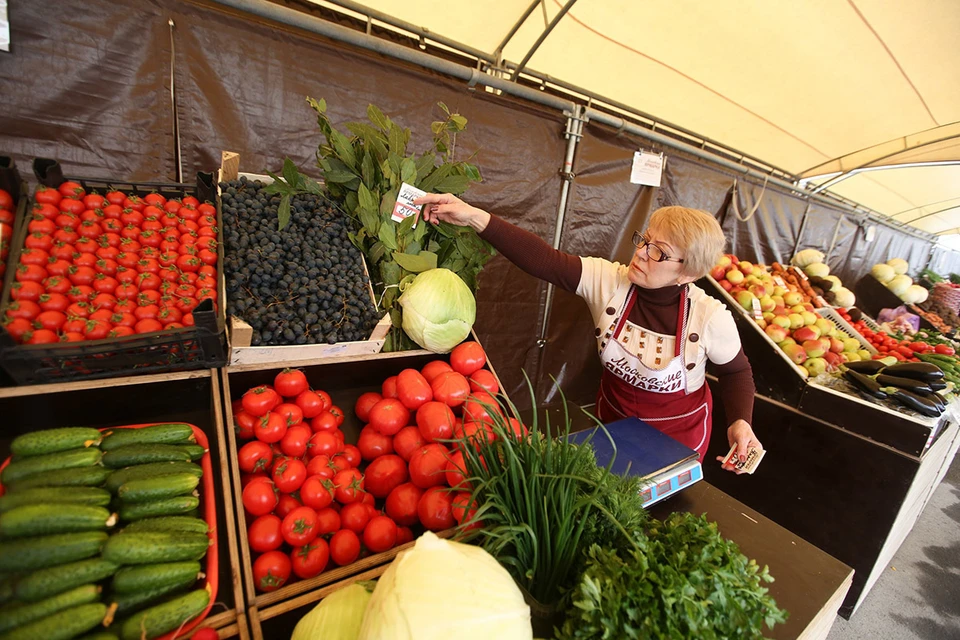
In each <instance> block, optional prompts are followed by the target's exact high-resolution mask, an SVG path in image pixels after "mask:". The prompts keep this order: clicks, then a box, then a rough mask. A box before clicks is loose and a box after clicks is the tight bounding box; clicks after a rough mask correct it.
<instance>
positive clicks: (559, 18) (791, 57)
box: [314, 0, 960, 242]
mask: <svg viewBox="0 0 960 640" xmlns="http://www.w3.org/2000/svg"><path fill="white" fill-rule="evenodd" d="M314 1H315V2H317V4H321V5H325V6H328V7H331V8H337V9H338V10H343V7H344V6H347V7H351V6H352V7H353V8H355V9H360V10H361V11H362V8H361V7H360V6H359V5H357V4H356V3H352V2H344V1H336V0H334V1H332V2H328V1H326V0H314ZM362 5H363V7H366V8H369V9H370V10H373V12H377V13H380V14H385V15H387V16H391V17H392V18H396V19H398V20H402V21H405V22H407V23H409V24H412V25H417V26H418V27H420V28H422V29H424V30H425V31H426V32H427V34H428V38H429V35H434V36H435V37H436V38H438V39H441V37H442V39H447V40H449V41H453V42H456V43H460V44H462V45H465V46H466V47H468V48H472V49H474V50H477V51H480V52H483V53H485V54H487V56H489V57H491V58H492V59H494V60H497V59H500V60H502V61H503V62H504V67H505V68H506V69H513V70H515V69H516V66H517V65H519V64H520V63H521V62H522V61H524V60H526V64H525V65H524V69H525V70H530V71H531V73H533V74H535V75H537V76H540V77H545V76H549V77H550V78H554V79H556V80H558V81H562V82H564V83H566V84H568V85H574V86H577V87H582V88H583V89H585V90H587V91H589V92H591V93H592V94H596V95H599V96H603V97H605V98H608V99H610V100H611V101H615V102H619V103H622V104H623V105H626V106H628V107H631V108H632V109H635V110H636V111H638V112H640V113H644V114H650V115H652V116H653V117H654V118H656V119H657V120H659V121H662V122H667V123H674V124H676V125H678V126H681V127H683V128H684V129H686V130H689V131H693V132H696V134H698V135H699V136H702V137H703V138H705V139H709V140H713V141H716V142H718V143H720V144H722V145H724V146H725V147H728V148H729V149H733V150H736V151H739V152H741V153H743V154H747V155H748V156H751V157H753V158H757V159H760V160H761V161H762V162H764V163H766V164H768V165H770V166H771V167H775V168H778V169H780V170H782V171H784V172H785V173H786V174H788V175H789V176H790V177H791V178H794V179H798V180H799V179H803V180H804V182H803V183H802V184H804V185H806V187H807V188H808V189H810V190H813V189H816V188H818V187H819V186H824V184H825V183H827V182H828V181H830V182H829V184H827V185H826V188H827V189H828V190H829V191H830V192H832V193H834V194H836V195H839V196H842V197H844V198H847V199H849V200H852V201H854V202H856V203H859V204H861V205H863V206H865V207H869V208H870V209H873V210H874V211H876V212H878V213H881V214H884V215H888V216H892V217H893V218H894V219H896V220H898V221H900V222H905V223H908V224H912V225H914V226H916V227H917V228H919V229H922V230H924V231H926V232H929V233H935V234H941V235H942V237H943V238H944V239H945V240H947V239H949V240H956V241H958V242H960V236H956V235H955V234H958V233H960V53H958V49H957V46H956V42H957V37H958V36H960V2H958V1H957V0H914V1H913V2H909V3H904V2H897V1H895V0H846V1H843V0H803V1H802V2H783V1H772V2H771V1H770V0H724V1H723V2H707V1H704V0H670V1H669V2H668V1H666V0H572V1H571V0H566V1H565V2H561V1H560V0H541V1H539V2H537V1H536V0H534V1H533V2H531V0H485V1H484V2H454V3H451V2H449V0H445V1H440V0H403V1H402V2H401V1H400V0H364V1H363V2H362ZM524 16H526V17H525V18H524ZM521 21H522V22H521ZM518 24H519V27H517V26H516V25H518ZM551 27H552V29H551ZM514 30H515V32H514ZM545 31H548V33H547V34H546V37H544V33H545ZM511 33H512V35H510V34H511ZM508 37H509V39H508ZM541 39H542V42H541ZM427 42H428V43H429V42H430V41H429V40H427ZM538 43H539V44H538ZM501 46H502V50H501V49H500V47H501ZM838 174H839V176H838ZM831 179H832V181H831Z"/></svg>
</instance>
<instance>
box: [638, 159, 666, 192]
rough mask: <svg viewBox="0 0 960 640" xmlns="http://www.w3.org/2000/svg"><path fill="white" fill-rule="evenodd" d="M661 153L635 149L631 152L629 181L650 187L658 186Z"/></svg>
mask: <svg viewBox="0 0 960 640" xmlns="http://www.w3.org/2000/svg"><path fill="white" fill-rule="evenodd" d="M663 161H664V160H663V154H662V153H652V152H650V151H637V152H635V153H634V154H633V166H632V167H631V168H630V182H631V183H633V184H645V185H648V186H651V187H659V186H660V178H661V176H662V175H663Z"/></svg>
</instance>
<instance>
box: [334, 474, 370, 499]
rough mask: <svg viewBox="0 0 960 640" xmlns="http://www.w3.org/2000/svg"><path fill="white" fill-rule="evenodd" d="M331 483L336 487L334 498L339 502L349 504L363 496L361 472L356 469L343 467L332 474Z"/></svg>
mask: <svg viewBox="0 0 960 640" xmlns="http://www.w3.org/2000/svg"><path fill="white" fill-rule="evenodd" d="M333 484H334V486H335V487H336V488H337V489H336V491H335V492H334V496H333V497H334V498H336V500H337V502H339V503H340V504H350V503H351V502H356V501H357V500H359V499H360V498H362V497H363V496H362V495H361V492H362V491H363V487H364V482H363V474H362V473H360V472H359V471H357V470H356V469H344V470H343V471H340V472H338V473H337V475H335V476H333Z"/></svg>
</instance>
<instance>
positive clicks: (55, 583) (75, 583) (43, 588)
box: [15, 558, 120, 633]
mask: <svg viewBox="0 0 960 640" xmlns="http://www.w3.org/2000/svg"><path fill="white" fill-rule="evenodd" d="M119 568H120V567H118V566H117V565H115V564H114V563H112V562H110V561H109V560H104V559H103V558H91V559H89V560H81V561H80V562H71V563H70V564H61V565H59V566H56V567H47V568H46V569H40V570H38V571H34V572H33V573H31V574H30V575H27V576H24V577H23V578H20V580H19V581H18V582H17V587H16V589H15V591H16V594H17V598H19V599H20V600H25V601H27V602H36V601H37V600H43V599H44V598H49V597H50V596H53V595H56V594H58V593H62V592H64V591H66V590H67V589H73V588H74V587H79V586H81V585H85V584H89V583H91V582H99V581H100V580H103V579H104V578H109V577H110V576H112V575H113V574H114V573H116V572H117V569H119ZM78 633H79V632H78Z"/></svg>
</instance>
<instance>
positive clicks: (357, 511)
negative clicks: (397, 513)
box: [340, 502, 373, 533]
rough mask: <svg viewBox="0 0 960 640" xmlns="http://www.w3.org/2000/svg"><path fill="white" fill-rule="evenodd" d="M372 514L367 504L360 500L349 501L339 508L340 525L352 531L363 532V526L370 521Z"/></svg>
mask: <svg viewBox="0 0 960 640" xmlns="http://www.w3.org/2000/svg"><path fill="white" fill-rule="evenodd" d="M372 516H373V514H371V513H370V509H369V508H368V507H367V505H365V504H364V503H362V502H351V503H350V504H345V505H343V508H342V509H340V526H341V527H343V528H344V529H350V530H351V531H353V532H354V533H363V529H364V527H366V526H367V523H368V522H370V518H371V517H372Z"/></svg>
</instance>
